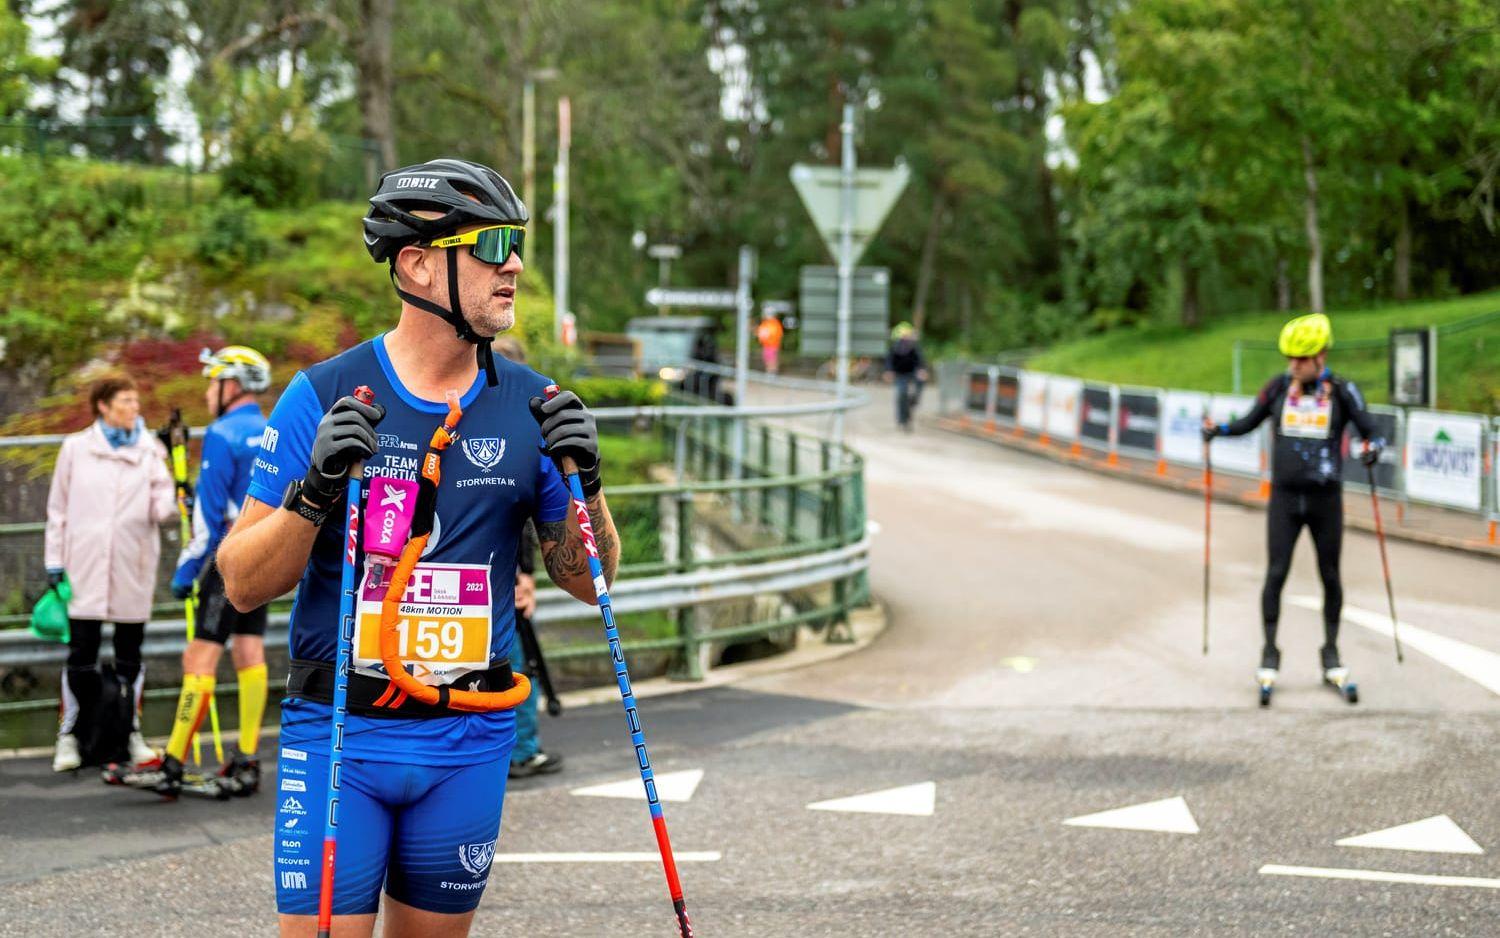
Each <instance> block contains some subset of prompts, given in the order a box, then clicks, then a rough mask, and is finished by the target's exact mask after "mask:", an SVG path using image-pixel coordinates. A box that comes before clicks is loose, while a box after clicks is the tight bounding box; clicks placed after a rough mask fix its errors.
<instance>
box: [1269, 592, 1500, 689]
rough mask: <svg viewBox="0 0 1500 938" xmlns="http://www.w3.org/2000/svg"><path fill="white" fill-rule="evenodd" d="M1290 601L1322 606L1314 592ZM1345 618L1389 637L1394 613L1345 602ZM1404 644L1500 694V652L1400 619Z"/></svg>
mask: <svg viewBox="0 0 1500 938" xmlns="http://www.w3.org/2000/svg"><path fill="white" fill-rule="evenodd" d="M1288 601H1289V602H1290V603H1292V605H1294V606H1301V607H1302V608H1303V609H1314V610H1317V609H1322V608H1323V600H1322V599H1320V598H1317V597H1313V596H1293V597H1291V598H1290V599H1289V600H1288ZM1344 619H1345V620H1346V621H1349V622H1353V623H1354V624H1355V625H1361V626H1364V627H1365V628H1367V629H1369V630H1370V631H1372V632H1379V633H1380V634H1381V635H1384V636H1387V637H1389V636H1390V634H1391V617H1390V615H1389V614H1388V613H1381V612H1371V611H1369V610H1368V609H1356V608H1354V607H1351V606H1345V607H1344ZM1401 644H1403V645H1405V646H1406V647H1407V648H1415V649H1416V650H1417V651H1420V652H1421V653H1422V654H1424V655H1426V656H1427V657H1429V658H1431V659H1432V660H1434V661H1436V662H1437V663H1438V664H1442V665H1446V666H1448V667H1450V668H1452V669H1453V670H1455V671H1457V672H1458V673H1459V674H1462V675H1463V676H1464V677H1466V678H1469V679H1470V680H1472V681H1474V682H1475V683H1477V684H1479V685H1480V686H1481V687H1483V688H1485V689H1487V690H1488V691H1490V693H1493V694H1500V655H1497V654H1495V653H1494V652H1492V651H1485V650H1484V649H1483V648H1476V647H1474V646H1473V645H1470V644H1468V643H1467V642H1461V641H1459V640H1458V639H1456V638H1448V637H1447V636H1445V635H1439V634H1437V633H1436V632H1429V631H1427V630H1426V629H1422V628H1418V627H1417V626H1415V625H1409V624H1408V623H1406V622H1402V623H1401Z"/></svg>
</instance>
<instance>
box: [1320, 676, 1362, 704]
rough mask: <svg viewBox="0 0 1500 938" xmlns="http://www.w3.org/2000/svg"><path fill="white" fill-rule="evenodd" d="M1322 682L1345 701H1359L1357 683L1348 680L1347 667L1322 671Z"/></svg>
mask: <svg viewBox="0 0 1500 938" xmlns="http://www.w3.org/2000/svg"><path fill="white" fill-rule="evenodd" d="M1323 683H1324V684H1327V685H1328V686H1329V687H1331V688H1333V690H1334V692H1335V693H1337V694H1338V695H1339V696H1340V697H1342V698H1344V700H1346V701H1347V702H1349V703H1351V704H1357V703H1359V685H1358V684H1356V683H1354V682H1353V681H1351V680H1349V669H1348V668H1329V669H1328V670H1326V671H1324V672H1323Z"/></svg>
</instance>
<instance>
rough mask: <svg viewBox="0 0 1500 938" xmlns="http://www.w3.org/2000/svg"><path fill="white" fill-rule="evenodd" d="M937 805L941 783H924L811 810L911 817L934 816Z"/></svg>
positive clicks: (836, 800) (815, 804)
mask: <svg viewBox="0 0 1500 938" xmlns="http://www.w3.org/2000/svg"><path fill="white" fill-rule="evenodd" d="M936 804H937V783H936V782H921V783H919V784H916V785H903V786H901V787H900V788H887V789H884V790H883V791H871V792H866V793H864V794H862V795H850V796H849V797H847V798H834V799H832V800H831V801H815V802H813V803H812V804H810V805H808V806H807V809H808V810H809V811H852V812H855V813H858V814H909V815H912V816H913V817H930V816H931V815H932V812H933V810H934V808H935V807H936Z"/></svg>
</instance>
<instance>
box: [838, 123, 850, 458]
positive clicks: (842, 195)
mask: <svg viewBox="0 0 1500 938" xmlns="http://www.w3.org/2000/svg"><path fill="white" fill-rule="evenodd" d="M839 130H840V132H841V133H842V134H843V137H844V140H843V151H844V152H843V161H842V163H841V164H840V166H839V257H838V262H839V297H838V312H837V315H838V344H837V346H836V355H837V357H838V384H837V386H838V399H839V401H840V402H842V401H843V400H844V399H845V398H847V397H848V395H849V316H850V306H851V304H852V297H853V276H854V169H855V165H854V105H852V104H847V103H846V104H845V105H844V119H843V121H842V123H840V124H839ZM833 440H834V443H836V444H838V445H839V446H842V445H843V443H844V412H843V411H842V410H840V411H838V412H837V414H836V415H835V416H834V421H833Z"/></svg>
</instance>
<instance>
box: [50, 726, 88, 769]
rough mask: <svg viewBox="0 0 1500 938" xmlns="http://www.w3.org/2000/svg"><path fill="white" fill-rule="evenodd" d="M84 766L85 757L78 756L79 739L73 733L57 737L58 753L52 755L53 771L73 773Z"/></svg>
mask: <svg viewBox="0 0 1500 938" xmlns="http://www.w3.org/2000/svg"><path fill="white" fill-rule="evenodd" d="M82 764H83V757H82V756H80V755H79V754H78V738H77V737H76V736H74V735H73V734H72V733H63V734H61V735H59V736H58V737H57V752H55V753H53V755H52V771H54V772H71V771H73V770H74V769H76V768H78V767H79V766H80V765H82Z"/></svg>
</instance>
